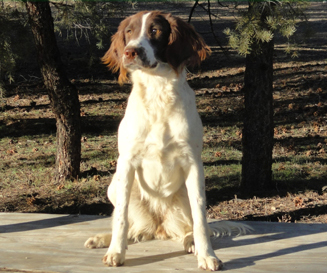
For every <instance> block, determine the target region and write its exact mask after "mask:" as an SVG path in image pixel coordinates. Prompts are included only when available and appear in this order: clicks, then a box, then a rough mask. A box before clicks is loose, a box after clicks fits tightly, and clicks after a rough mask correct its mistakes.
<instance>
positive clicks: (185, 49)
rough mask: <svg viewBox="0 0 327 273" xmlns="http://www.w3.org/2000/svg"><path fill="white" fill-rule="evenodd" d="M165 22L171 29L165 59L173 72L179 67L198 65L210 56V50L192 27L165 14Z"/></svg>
mask: <svg viewBox="0 0 327 273" xmlns="http://www.w3.org/2000/svg"><path fill="white" fill-rule="evenodd" d="M166 20H167V21H168V22H169V24H170V28H171V33H170V37H169V43H168V47H167V50H166V59H167V62H168V63H169V64H170V65H171V66H172V67H173V68H174V70H175V71H177V70H178V68H179V67H180V66H181V65H187V66H196V65H199V64H200V62H201V61H203V60H204V59H206V58H207V57H208V56H209V55H210V53H211V50H210V48H209V47H208V46H207V44H206V43H205V42H204V40H203V38H202V37H201V36H200V35H199V34H198V33H197V32H196V31H195V29H194V28H193V26H191V25H190V24H188V23H186V22H184V21H183V20H181V19H179V18H177V17H174V16H172V15H171V14H167V16H166ZM177 72H178V71H177Z"/></svg>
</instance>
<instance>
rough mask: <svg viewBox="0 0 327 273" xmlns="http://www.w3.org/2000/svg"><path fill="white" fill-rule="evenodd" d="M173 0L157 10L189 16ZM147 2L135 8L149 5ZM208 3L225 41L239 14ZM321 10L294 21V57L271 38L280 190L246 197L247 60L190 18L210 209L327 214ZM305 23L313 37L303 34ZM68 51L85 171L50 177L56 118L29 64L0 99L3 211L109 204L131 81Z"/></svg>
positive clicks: (321, 217)
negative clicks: (198, 40)
mask: <svg viewBox="0 0 327 273" xmlns="http://www.w3.org/2000/svg"><path fill="white" fill-rule="evenodd" d="M173 2H174V1H173ZM173 2H172V3H169V4H165V6H162V9H166V10H174V12H175V13H176V14H177V15H179V16H181V17H183V18H184V19H187V16H188V14H189V10H190V7H191V4H190V3H189V4H183V5H177V6H176V4H174V3H173ZM148 5H150V4H147V6H146V7H144V6H142V5H141V4H140V5H139V6H138V7H137V8H138V9H145V8H147V9H152V6H150V7H148ZM152 5H156V4H152ZM176 7H177V8H176ZM212 9H213V10H214V11H215V12H218V14H219V18H218V19H215V21H214V27H215V29H216V30H217V33H216V36H217V37H218V39H220V41H221V43H222V44H223V46H224V47H225V49H227V48H228V47H227V46H226V38H225V36H224V34H223V33H222V31H223V29H224V28H225V27H226V26H230V27H231V26H232V23H233V20H234V17H233V16H234V15H235V14H234V13H233V12H232V11H231V10H229V9H226V8H223V7H219V6H213V7H212ZM215 9H216V10H215ZM126 12H127V13H132V12H134V10H132V9H129V10H127V11H126ZM326 13H327V4H324V3H313V4H312V5H311V6H310V8H309V9H308V12H307V15H308V19H309V21H308V23H307V24H304V23H299V25H298V26H299V27H298V32H297V38H298V41H299V43H298V44H297V52H298V55H299V57H298V58H296V59H292V58H291V56H289V55H287V54H286V53H285V52H284V49H285V41H283V40H282V39H280V38H279V37H276V47H275V48H276V50H275V65H274V71H275V72H274V118H275V146H274V150H273V158H274V163H273V167H272V169H273V180H274V182H275V184H276V189H275V191H269V192H259V193H257V194H256V196H255V197H253V196H250V197H249V196H242V194H241V193H240V192H239V190H238V186H239V183H240V175H241V159H242V147H241V139H242V115H243V111H244V109H243V93H242V86H243V76H244V71H245V67H244V59H243V58H242V57H239V56H238V55H237V54H236V52H234V51H232V50H231V49H229V50H228V52H227V53H223V51H222V50H221V48H220V47H219V46H217V44H216V43H215V39H213V36H212V34H211V33H208V32H207V31H205V30H206V29H208V28H209V26H208V22H207V20H206V17H205V13H203V11H202V9H200V8H198V9H197V10H196V13H195V14H194V18H193V21H192V22H193V24H194V25H195V27H196V29H197V30H198V31H199V32H201V33H202V35H203V36H204V38H205V39H206V41H207V42H208V44H209V45H210V46H211V48H212V50H213V54H212V56H211V58H210V59H208V60H207V61H205V62H204V63H203V64H202V66H201V71H192V72H190V73H189V74H188V79H189V83H190V85H191V86H192V88H193V89H194V91H195V94H196V98H197V106H198V110H199V113H200V116H201V118H202V121H203V125H204V132H205V135H204V149H203V154H202V159H203V162H204V167H205V174H206V190H207V203H208V217H209V218H215V219H233V220H264V221H281V222H319V223H327V187H326V186H327V179H326V178H327V167H326V162H327V156H326V148H327V147H326V145H327V123H326V110H327V103H326V98H327V72H326V71H327V47H326V44H327V28H326V18H327V16H326V15H327V14H326ZM116 19H117V18H116ZM118 19H119V18H118ZM118 19H117V20H116V21H119V20H118ZM307 26H308V27H309V28H307ZM308 29H309V30H310V31H311V33H312V34H313V35H312V36H306V35H305V36H304V33H307V30H308ZM61 50H62V54H63V56H66V55H65V54H68V53H67V52H66V51H65V48H64V46H63V45H61ZM76 52H81V49H78V50H76ZM69 53H70V55H72V56H71V57H70V59H72V60H73V61H71V63H68V64H67V67H68V73H69V76H70V78H71V80H72V82H73V83H74V84H75V85H76V86H77V87H78V90H79V97H80V101H81V116H82V132H83V137H82V162H81V177H80V178H79V179H78V180H76V181H67V182H66V183H65V184H62V185H56V184H53V182H52V180H51V176H52V172H53V167H54V161H55V151H56V139H55V132H56V127H55V120H54V116H53V114H52V112H51V109H50V106H49V99H48V97H47V93H46V91H45V90H44V87H43V84H42V81H41V79H40V78H39V74H38V72H37V70H36V71H34V69H30V70H29V71H26V67H25V68H24V69H25V70H24V69H22V72H20V73H22V74H21V77H18V78H17V79H16V81H15V82H14V83H12V84H10V85H7V86H6V93H5V97H4V99H3V100H2V101H1V107H2V108H1V109H2V110H1V112H0V168H1V172H2V175H1V177H0V190H1V191H0V211H6V212H13V211H20V212H46V213H83V214H103V215H109V214H110V213H111V211H112V206H111V204H110V203H109V201H108V200H107V198H106V189H107V186H108V184H109V183H110V180H111V177H112V174H113V173H114V172H115V167H116V159H117V137H116V132H117V127H118V124H119V122H120V120H121V119H122V116H123V113H124V109H125V107H126V100H127V98H128V94H129V91H130V85H129V84H127V85H124V86H119V85H118V84H117V81H116V79H115V77H116V75H111V74H110V73H109V72H107V71H106V70H105V68H104V67H103V66H102V65H101V64H100V63H99V64H98V65H97V66H96V68H94V67H93V68H92V69H91V70H90V69H88V70H82V69H81V68H83V67H84V66H83V65H80V66H79V67H77V68H76V62H74V55H73V53H71V52H69ZM98 54H99V57H100V56H101V54H103V52H99V53H98ZM75 60H76V59H75ZM29 67H30V68H31V67H33V66H32V65H31V66H29ZM24 73H25V74H24Z"/></svg>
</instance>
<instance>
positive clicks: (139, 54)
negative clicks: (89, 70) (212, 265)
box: [102, 11, 211, 83]
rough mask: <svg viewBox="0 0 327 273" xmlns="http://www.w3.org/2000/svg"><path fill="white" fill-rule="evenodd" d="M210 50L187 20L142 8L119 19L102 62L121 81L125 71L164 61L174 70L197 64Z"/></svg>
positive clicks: (151, 65) (151, 68) (147, 67)
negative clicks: (115, 73)
mask: <svg viewBox="0 0 327 273" xmlns="http://www.w3.org/2000/svg"><path fill="white" fill-rule="evenodd" d="M210 52H211V51H210V48H209V47H208V46H207V45H206V43H205V42H204V40H203V39H202V38H201V36H200V35H199V34H198V33H197V32H196V31H195V30H194V28H193V27H192V26H191V25H189V24H188V23H186V22H184V21H183V20H181V19H179V18H177V17H174V16H172V15H171V14H168V13H164V12H160V11H151V12H148V11H142V12H139V13H137V14H135V15H133V16H130V17H128V18H126V19H125V20H124V21H122V22H121V24H120V25H119V27H118V31H117V33H116V34H114V35H113V37H112V41H111V46H110V48H109V50H108V51H107V53H106V54H105V55H104V56H103V58H102V61H103V62H104V63H105V64H107V65H108V67H109V68H110V69H111V70H112V71H113V72H117V71H118V70H119V72H120V75H119V82H121V83H122V82H124V81H126V80H127V71H134V70H136V69H143V70H147V69H149V70H153V69H156V68H157V67H158V66H159V65H160V64H161V63H168V64H169V65H170V66H171V67H172V68H173V69H174V70H175V71H176V73H178V72H179V71H180V69H181V68H183V67H184V66H185V65H189V66H195V65H198V64H199V63H200V62H201V61H202V60H204V59H205V58H207V57H208V55H209V54H210Z"/></svg>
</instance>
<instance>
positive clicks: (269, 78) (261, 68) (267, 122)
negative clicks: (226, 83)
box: [241, 13, 274, 194]
mask: <svg viewBox="0 0 327 273" xmlns="http://www.w3.org/2000/svg"><path fill="white" fill-rule="evenodd" d="M265 18H266V14H264V13H263V16H262V22H264V20H265ZM273 53H274V42H273V40H272V41H270V42H269V43H266V42H260V41H254V42H253V44H252V45H251V53H250V54H248V55H247V56H246V70H245V76H244V92H245V116H244V129H243V138H242V142H243V159H242V182H241V189H242V191H243V192H244V193H247V194H254V193H255V192H260V191H263V190H267V189H272V188H273V183H272V171H271V167H272V150H273V145H274V123H273Z"/></svg>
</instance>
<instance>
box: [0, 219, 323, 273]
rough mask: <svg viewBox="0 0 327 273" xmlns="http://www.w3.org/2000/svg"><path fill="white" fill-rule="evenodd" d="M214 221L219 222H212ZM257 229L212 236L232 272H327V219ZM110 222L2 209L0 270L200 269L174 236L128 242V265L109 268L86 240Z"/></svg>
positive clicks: (264, 225)
mask: <svg viewBox="0 0 327 273" xmlns="http://www.w3.org/2000/svg"><path fill="white" fill-rule="evenodd" d="M212 224H213V225H214V224H215V223H214V222H213V223H212ZM247 224H248V225H250V226H251V227H252V228H254V229H255V231H254V232H253V233H251V234H248V235H244V236H238V237H233V236H232V237H223V238H218V239H216V240H214V241H213V246H214V249H215V252H216V254H217V256H218V257H219V258H220V259H221V260H222V261H223V262H224V265H225V267H224V270H225V271H229V272H251V273H255V272H297V273H298V272H314V273H317V272H327V225H324V224H287V223H264V222H247ZM109 227H110V218H108V217H100V216H88V215H53V214H23V213H0V272H38V273H40V272H44V273H45V272H46V273H49V272H74V273H75V272H115V273H120V272H144V273H145V272H148V273H150V272H151V273H155V272H162V273H164V272H165V273H167V272H201V271H202V270H200V269H197V261H196V258H195V257H194V256H193V255H191V254H186V253H185V252H184V251H183V248H182V245H181V244H180V243H177V242H172V241H149V242H144V243H139V244H132V245H129V247H128V248H129V249H128V251H127V255H126V259H127V260H126V263H125V266H123V267H119V268H108V267H105V266H103V265H102V262H101V259H102V256H103V255H104V254H105V252H106V250H105V249H86V248H84V247H83V244H84V241H85V240H86V239H87V238H88V237H89V236H92V235H95V234H96V233H103V232H106V231H107V230H108V228H109Z"/></svg>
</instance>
